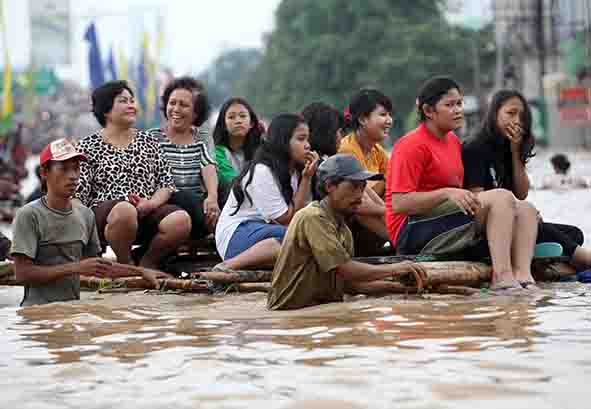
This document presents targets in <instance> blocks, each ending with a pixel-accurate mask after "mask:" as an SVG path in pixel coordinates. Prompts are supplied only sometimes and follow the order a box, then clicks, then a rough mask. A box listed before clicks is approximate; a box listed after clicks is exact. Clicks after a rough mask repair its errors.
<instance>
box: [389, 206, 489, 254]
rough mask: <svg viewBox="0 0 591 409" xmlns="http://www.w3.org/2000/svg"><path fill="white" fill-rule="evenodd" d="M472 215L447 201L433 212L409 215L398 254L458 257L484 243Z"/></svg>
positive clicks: (398, 240) (399, 243)
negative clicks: (449, 255) (455, 255)
mask: <svg viewBox="0 0 591 409" xmlns="http://www.w3.org/2000/svg"><path fill="white" fill-rule="evenodd" d="M482 240H483V236H482V234H481V232H480V228H479V227H478V225H477V224H476V222H475V221H474V218H473V217H472V216H468V215H466V214H464V213H463V212H462V211H461V210H460V209H459V208H458V207H457V206H456V205H455V204H454V203H452V202H450V201H446V202H444V203H442V204H441V205H440V206H438V207H436V208H435V209H433V210H432V211H431V212H429V213H428V214H425V215H420V216H409V217H408V218H407V219H406V222H405V223H404V225H403V226H402V229H401V230H400V234H399V236H398V239H397V240H396V250H397V252H398V254H411V255H414V254H432V255H443V254H456V253H460V252H462V251H464V250H466V249H469V248H472V247H475V246H477V245H478V244H479V243H480V242H482Z"/></svg>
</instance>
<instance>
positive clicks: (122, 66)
mask: <svg viewBox="0 0 591 409" xmlns="http://www.w3.org/2000/svg"><path fill="white" fill-rule="evenodd" d="M117 68H119V70H118V71H117V77H118V78H119V79H122V80H125V81H129V61H128V60H127V57H126V56H125V53H124V52H123V49H122V48H119V49H118V50H117Z"/></svg>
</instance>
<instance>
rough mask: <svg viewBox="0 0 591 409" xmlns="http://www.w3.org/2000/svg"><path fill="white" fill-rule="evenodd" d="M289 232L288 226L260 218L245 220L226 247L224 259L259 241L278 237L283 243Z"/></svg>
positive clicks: (234, 255)
mask: <svg viewBox="0 0 591 409" xmlns="http://www.w3.org/2000/svg"><path fill="white" fill-rule="evenodd" d="M285 233H287V226H283V225H281V224H270V223H265V222H262V221H259V220H245V221H243V222H242V223H240V224H239V225H238V227H237V228H236V230H235V231H234V234H233V235H232V238H231V239H230V242H229V243H228V248H227V249H226V254H225V256H224V260H227V259H229V258H232V257H236V256H237V255H238V254H240V253H243V252H245V251H246V250H248V249H249V248H251V247H252V246H254V245H255V244H257V243H258V242H259V241H263V240H266V239H270V238H273V239H276V240H277V241H279V243H281V242H282V241H283V237H285Z"/></svg>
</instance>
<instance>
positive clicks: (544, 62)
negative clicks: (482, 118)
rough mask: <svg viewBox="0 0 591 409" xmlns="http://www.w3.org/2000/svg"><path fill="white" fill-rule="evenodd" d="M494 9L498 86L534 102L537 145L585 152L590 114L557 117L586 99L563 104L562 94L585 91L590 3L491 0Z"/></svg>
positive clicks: (584, 0)
mask: <svg viewBox="0 0 591 409" xmlns="http://www.w3.org/2000/svg"><path fill="white" fill-rule="evenodd" d="M492 7H493V21H494V25H495V37H496V43H497V66H496V79H495V80H496V87H497V88H501V87H514V88H517V89H519V90H521V91H522V92H523V93H524V95H525V96H526V97H527V98H528V99H529V100H530V101H531V102H532V103H533V105H534V107H535V110H536V112H535V115H536V118H537V121H536V122H537V129H536V134H537V135H538V136H540V139H541V142H546V143H548V144H549V145H551V146H556V147H558V146H561V147H581V146H583V147H589V146H590V143H591V133H590V131H589V128H590V127H591V110H590V111H589V113H590V114H589V117H588V118H587V119H585V118H584V116H581V115H579V116H578V117H577V118H575V117H574V116H572V115H571V116H569V115H564V112H561V108H564V106H565V103H567V104H569V103H570V102H573V103H575V104H578V106H579V107H581V109H583V108H582V107H583V105H589V101H588V99H589V98H586V99H585V98H579V99H578V100H577V101H574V100H572V101H566V102H565V101H564V98H561V95H562V97H564V96H565V95H568V93H565V92H564V90H565V89H567V88H574V87H587V86H588V84H587V81H588V80H587V79H586V77H587V76H588V75H589V72H590V70H589V68H590V67H591V60H590V59H589V50H590V48H591V2H590V1H589V0H495V1H493V4H492ZM589 108H591V106H589ZM561 114H562V115H561Z"/></svg>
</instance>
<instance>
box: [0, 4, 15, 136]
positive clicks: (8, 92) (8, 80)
mask: <svg viewBox="0 0 591 409" xmlns="http://www.w3.org/2000/svg"><path fill="white" fill-rule="evenodd" d="M0 25H1V26H2V31H1V32H2V48H3V49H4V80H3V84H2V85H3V89H2V118H1V125H0V128H1V129H2V131H3V132H6V131H8V130H9V129H10V128H12V114H13V112H14V107H13V103H12V65H11V64H10V55H9V53H8V48H9V47H8V41H7V37H6V25H5V24H4V1H0Z"/></svg>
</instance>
